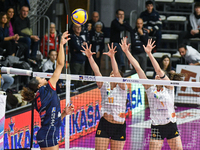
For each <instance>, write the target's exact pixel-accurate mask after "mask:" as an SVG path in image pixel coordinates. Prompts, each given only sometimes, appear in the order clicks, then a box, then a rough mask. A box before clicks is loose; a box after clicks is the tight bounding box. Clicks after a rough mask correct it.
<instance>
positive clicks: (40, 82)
mask: <svg viewBox="0 0 200 150" xmlns="http://www.w3.org/2000/svg"><path fill="white" fill-rule="evenodd" d="M68 36H69V34H68V31H66V32H64V33H63V35H62V37H61V42H60V49H59V53H58V59H57V64H56V69H55V71H54V73H53V75H52V77H51V78H50V79H49V81H48V82H47V80H46V79H45V78H41V77H34V78H32V79H31V81H30V82H29V85H28V87H24V88H23V90H22V97H23V99H24V100H26V101H32V100H35V104H36V110H37V111H38V113H39V114H40V118H41V128H40V129H39V131H38V133H37V137H36V138H37V143H38V144H39V146H40V148H41V150H47V149H48V150H58V149H59V146H58V140H59V127H60V126H61V120H62V119H63V118H64V117H65V116H66V115H69V114H71V113H72V112H73V110H74V106H73V105H70V106H69V104H68V105H67V107H65V109H64V110H63V112H62V113H61V111H60V99H59V97H58V95H57V93H56V82H57V81H58V79H59V76H60V74H61V71H62V69H63V67H64V61H65V54H64V49H63V45H64V44H65V43H66V42H67V41H68V40H70V38H68ZM35 93H36V94H35Z"/></svg>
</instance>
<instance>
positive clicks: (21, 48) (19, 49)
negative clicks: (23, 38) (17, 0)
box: [7, 7, 28, 58]
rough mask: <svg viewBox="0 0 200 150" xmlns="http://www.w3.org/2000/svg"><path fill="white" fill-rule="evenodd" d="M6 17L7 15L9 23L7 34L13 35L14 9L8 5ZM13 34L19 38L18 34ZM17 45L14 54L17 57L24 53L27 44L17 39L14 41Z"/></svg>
mask: <svg viewBox="0 0 200 150" xmlns="http://www.w3.org/2000/svg"><path fill="white" fill-rule="evenodd" d="M7 17H8V23H9V36H14V35H15V34H14V31H13V25H14V9H13V8H12V7H9V8H8V10H7ZM15 36H17V37H18V38H17V39H19V35H18V34H16V35H15ZM16 45H17V50H16V55H15V56H17V57H19V58H20V57H21V56H23V55H24V52H25V49H28V47H27V45H26V44H24V43H22V42H19V41H17V42H16Z"/></svg>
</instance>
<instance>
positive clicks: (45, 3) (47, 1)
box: [28, 0, 54, 26]
mask: <svg viewBox="0 0 200 150" xmlns="http://www.w3.org/2000/svg"><path fill="white" fill-rule="evenodd" d="M53 1H54V0H29V3H30V11H29V14H28V16H29V17H30V16H31V15H41V16H42V15H44V14H45V13H46V11H47V10H48V8H49V7H50V5H51V4H52V2H53ZM40 18H41V17H30V22H31V25H32V26H33V25H34V24H36V23H37V22H38V21H39V20H40Z"/></svg>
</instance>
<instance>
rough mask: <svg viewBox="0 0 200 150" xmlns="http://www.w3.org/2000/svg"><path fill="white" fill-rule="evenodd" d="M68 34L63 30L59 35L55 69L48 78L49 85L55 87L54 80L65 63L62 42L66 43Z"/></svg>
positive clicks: (55, 80)
mask: <svg viewBox="0 0 200 150" xmlns="http://www.w3.org/2000/svg"><path fill="white" fill-rule="evenodd" d="M69 40H70V38H69V34H68V31H66V32H64V33H63V35H62V37H61V41H60V49H59V52H58V58H57V63H56V69H55V71H54V73H53V75H52V77H51V78H50V80H49V82H51V85H52V86H53V87H54V88H55V87H56V82H57V81H58V79H59V77H60V74H61V72H62V69H63V67H64V63H65V53H64V48H63V46H64V44H65V43H67V41H69Z"/></svg>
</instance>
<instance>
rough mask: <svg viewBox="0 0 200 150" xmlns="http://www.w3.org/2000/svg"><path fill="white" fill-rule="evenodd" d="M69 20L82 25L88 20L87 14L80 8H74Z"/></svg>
mask: <svg viewBox="0 0 200 150" xmlns="http://www.w3.org/2000/svg"><path fill="white" fill-rule="evenodd" d="M71 20H72V22H73V23H74V24H79V25H83V24H85V23H86V21H87V20H88V14H87V12H86V10H84V9H82V8H78V9H75V10H74V11H73V12H72V14H71Z"/></svg>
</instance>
